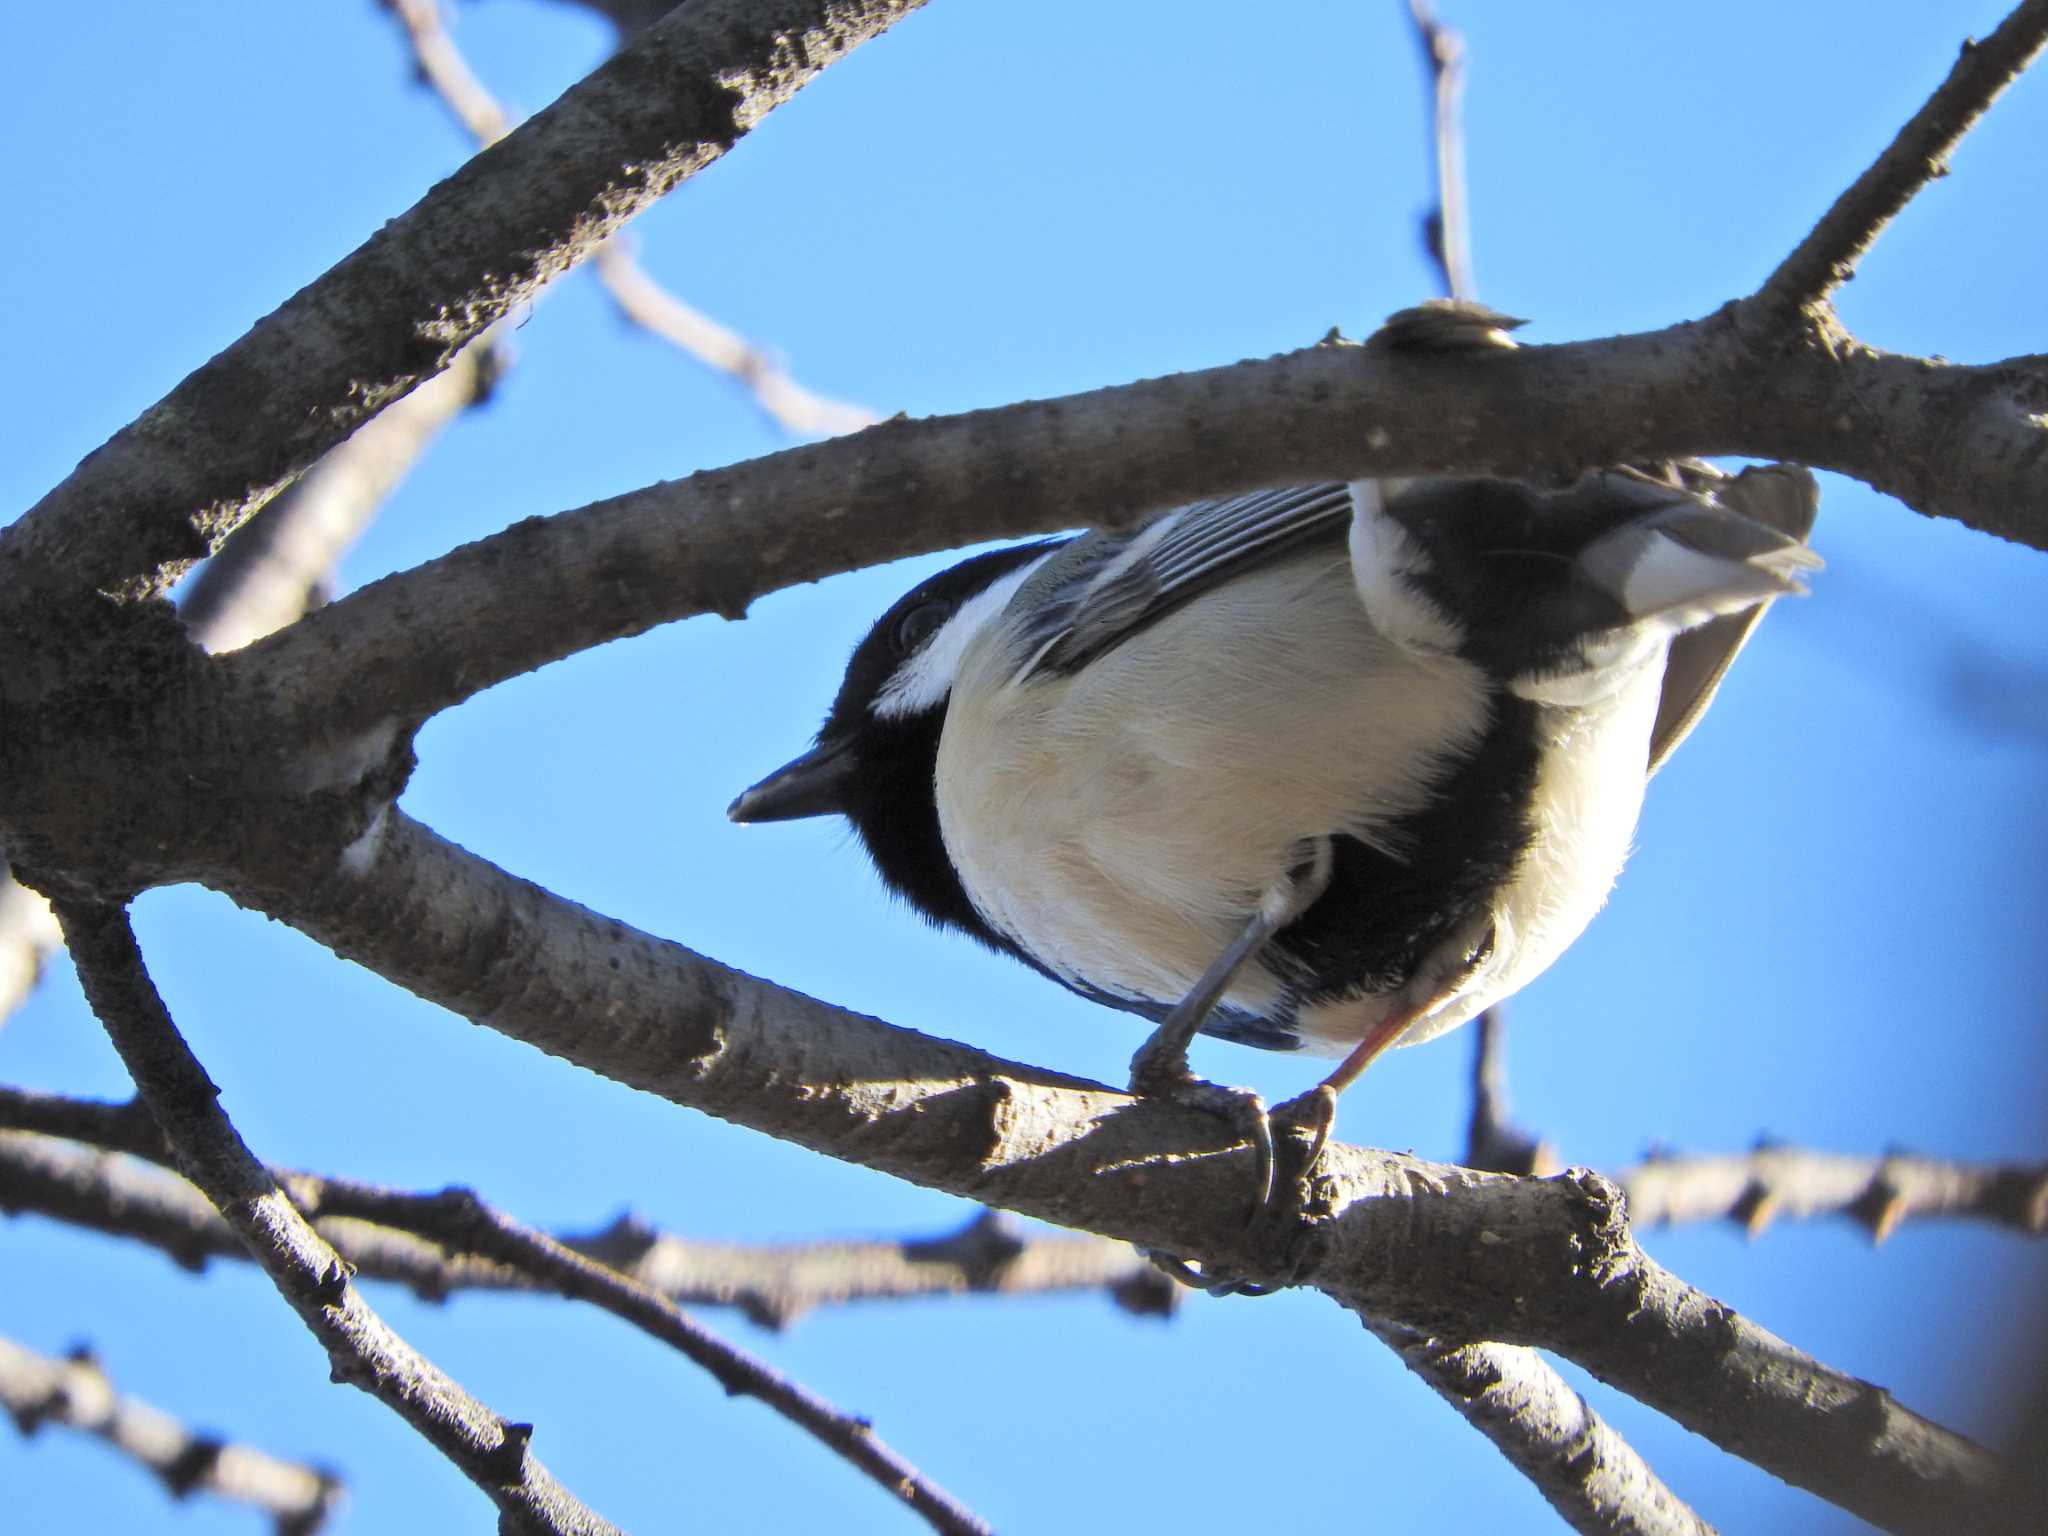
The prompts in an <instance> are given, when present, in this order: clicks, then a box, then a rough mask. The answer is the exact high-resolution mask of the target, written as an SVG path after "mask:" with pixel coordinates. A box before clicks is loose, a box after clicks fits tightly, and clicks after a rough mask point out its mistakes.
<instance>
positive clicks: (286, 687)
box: [228, 317, 2048, 730]
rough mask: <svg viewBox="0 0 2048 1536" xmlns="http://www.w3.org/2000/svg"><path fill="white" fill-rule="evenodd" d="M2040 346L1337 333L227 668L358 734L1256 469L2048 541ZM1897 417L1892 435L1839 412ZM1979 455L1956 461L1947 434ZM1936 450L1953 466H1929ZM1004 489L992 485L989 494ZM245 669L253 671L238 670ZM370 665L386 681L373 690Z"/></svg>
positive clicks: (802, 477) (429, 585) (584, 545)
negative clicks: (1630, 494) (1510, 339)
mask: <svg viewBox="0 0 2048 1536" xmlns="http://www.w3.org/2000/svg"><path fill="white" fill-rule="evenodd" d="M2037 393H2038V395H2039V397H2040V403H2041V405H2043V406H2048V366H2037V364H2036V363H2034V362H2027V363H2025V364H2021V363H2017V362H2016V363H2012V364H1996V365H1991V366H1988V367H1982V368H1967V367H1960V366H1953V365H1948V364H1941V363H1935V362H1931V361H1927V360H1923V359H1913V358H1906V357H1899V356H1888V355H1884V354H1879V353H1875V352H1870V351H1867V350H1866V351H1863V352H1858V353H1856V354H1855V355H1853V356H1844V357H1829V356H1825V355H1822V354H1819V353H1817V352H1812V351H1795V352H1792V353H1788V354H1786V355H1785V356H1783V357H1781V358H1780V359H1778V360H1777V363H1776V364H1774V365H1773V370H1772V371H1771V372H1768V373H1765V374H1759V372H1758V371H1757V362H1756V358H1755V355H1754V354H1753V353H1752V352H1751V351H1750V350H1749V349H1748V347H1747V346H1746V345H1745V344H1744V343H1742V341H1741V340H1740V337H1739V334H1738V327H1737V325H1735V324H1734V323H1732V322H1731V321H1730V320H1728V319H1725V318H1722V317H1717V318H1715V319H1710V320H1705V321H1694V322H1688V323H1686V324H1683V325H1678V326H1673V327H1671V328H1669V329H1668V330H1664V331H1658V332H1652V333H1647V334H1643V335H1635V336H1622V337H1613V338H1610V339H1608V340H1605V341H1598V342H1581V343H1576V344H1572V345H1567V346H1557V347H1520V348H1516V349H1513V350H1508V349H1500V348H1490V349H1486V350H1485V351H1484V352H1483V353H1475V354H1471V355H1466V356H1460V357H1455V358H1435V357H1418V356H1414V355H1408V354H1403V353H1400V352H1395V351H1390V350H1384V349H1379V348H1371V347H1359V346H1353V345H1324V346H1318V347H1313V348H1309V349H1307V350H1305V351H1301V352H1294V353H1288V354H1285V355H1282V356H1279V357H1275V358H1267V359H1261V360H1258V361H1254V362H1246V363H1238V364H1234V365H1231V366H1229V367H1225V368H1216V369H1209V370H1206V371H1203V372H1198V373H1189V374H1179V375H1175V376H1173V377H1171V378H1166V379H1155V380H1148V381H1146V382H1143V383H1139V384H1128V385H1122V386H1119V387H1116V388H1112V389H1104V390H1097V391H1093V392H1091V393H1088V394H1083V395H1075V396H1069V397H1067V398H1065V399H1057V400H1047V401H1032V402H1027V403H1024V404H1019V405H1012V406H1005V407H1002V408H1000V409H997V410H991V411H977V412H970V413H968V414H966V415H961V416H949V417H934V418H930V419H927V420H924V421H915V422H913V421H889V422H885V423H883V424H882V425H881V426H878V427H874V428H871V429H869V430H868V431H866V432H863V433H860V434H858V435H857V436H855V437H852V438H844V439H837V440H834V441H832V442H826V443H818V444H813V445H810V446H808V447H803V448H792V449H787V450H784V451H783V452H781V453H778V454H774V455H771V456H769V457H767V458H762V459H756V460H753V461H751V462H750V463H747V464H741V465H736V466H734V467H732V468H728V469H720V470H707V471H704V472H701V473H699V474H696V475H693V476H691V477H689V478H688V479H685V480H678V481H670V482H664V483H662V484H660V485H655V486H650V487H648V488H646V489H645V490H641V491H634V492H630V493H628V494H626V495H624V496H619V497H614V498H612V499H610V500H608V501H602V502H598V503H595V504H594V505H592V506H589V507H585V508H583V509H581V510H580V511H576V512H570V513H563V514H560V515H558V516H555V517H552V518H539V519H528V520H526V521H524V522H521V523H519V524H517V525H516V526H514V527H512V528H508V529H506V530H505V531H504V532H502V533H498V534H494V535H492V536H490V537H489V538H485V539H481V540H478V541H477V542H476V543H473V544H469V545H466V546H464V547H463V548H462V549H459V550H456V551H453V552H451V553H450V554H448V555H445V556H443V557H442V558H440V559H438V560H435V561H430V562H428V563H427V564H425V565H421V566H418V567H415V568H414V569H412V570H410V571H407V572H404V573H403V574H401V575H397V576H393V577H388V578H386V579H385V580H384V581H381V582H377V583H374V584H372V585H370V586H368V587H365V588H363V589H361V590H360V591H357V592H355V593H352V594H350V595H349V596H348V597H347V598H345V599H343V600H341V601H339V602H336V603H333V604H330V605H329V606H328V607H327V608H325V609H323V610H321V611H320V612H319V613H315V614H311V615H308V617H307V618H306V619H305V620H303V621H302V622H301V623H299V624H297V625H294V626H293V627H292V629H291V630H290V631H288V632H287V633H285V634H281V635H278V636H274V637H272V638H271V639H270V640H267V641H262V642H259V643H258V644H257V645H255V646H252V647H250V648H249V649H248V650H246V651H244V652H241V653H240V654H239V655H238V656H236V657H234V658H230V659H229V663H228V665H229V667H230V668H231V674H230V675H232V676H235V677H237V678H238V679H241V680H243V681H245V682H246V683H247V684H248V685H249V686H251V687H254V688H257V689H260V690H262V691H263V692H265V693H266V694H273V695H275V696H277V697H279V698H281V699H286V700H297V701H298V703H297V704H296V705H295V707H297V708H300V709H303V710H305V711H306V713H307V717H308V719H309V722H310V721H321V722H327V723H328V725H330V726H331V727H332V728H335V729H343V728H347V729H354V730H364V729H370V728H373V727H376V726H378V725H380V724H383V723H386V722H388V721H389V720H390V719H391V718H394V717H396V718H400V719H404V718H415V719H416V718H423V717H424V716H426V715H429V714H431V713H433V712H435V711H437V710H440V709H444V708H447V707H449V706H451V705H453V704H455V703H458V702H460V701H461V700H462V699H464V698H468V697H470V696H471V695H472V694H474V693H476V692H477V691H479V690H481V689H483V688H486V687H488V686H490V685H491V684H492V683H494V682H497V681H501V680H503V679H505V678H507V677H512V676H517V675H518V674H519V673H521V672H525V671H528V670H530V669H531V668H533V667H536V666H540V665H542V664H543V663H545V662H548V661H551V660H554V659H556V658H558V657H561V656H564V655H568V654H571V653H573V652H574V651H577V650H579V649H583V648H585V647H588V646H592V645H597V644H601V643H603V642H604V641H607V640H612V639H617V638H619V637H621V636H625V635H632V634H638V633H641V632H642V631H644V630H646V629H648V628H650V627H652V626H653V625H655V624H658V623H665V622H668V621H669V620H672V619H678V618H683V617H687V616H689V615H691V614H695V613H707V612H709V613H720V614H724V615H726V616H727V617H733V618H736V617H738V616H740V615H741V614H742V613H744V612H745V610H746V607H747V605H748V604H749V603H751V602H752V601H753V600H754V599H755V598H757V597H759V596H760V595H762V594H763V593H765V592H769V591H773V590H776V589H778V588H781V587H785V586H791V585H795V584H798V583H801V582H808V581H816V580H818V579H820V578H822V577H825V576H829V575H834V574H837V573H839V572H841V571H847V570H853V569H858V568H860V567H863V566H868V565H874V564H878V563H880V562H883V561H886V560H894V559H900V558H902V557H903V556H905V555H909V554H915V553H920V552H923V551H927V550H931V549H938V548H947V547H953V546H957V545H961V544H967V543H972V542H976V541H979V540H984V539H995V538H1010V537H1022V536H1026V535H1031V534H1038V533H1045V532H1049V531H1054V530H1058V529H1062V528H1070V527H1072V526H1074V525H1075V524H1076V523H1093V524H1098V525H1101V526H1121V525H1125V524H1128V523H1130V522H1132V521H1134V520H1136V519H1138V518H1140V517H1142V516H1143V515H1144V514H1146V513H1147V512H1148V511H1151V510H1154V509H1157V508H1159V507H1161V506H1166V505H1171V504H1174V503H1177V502H1183V501H1190V500H1195V499H1198V498H1200V497H1202V496H1208V495H1221V494H1226V493H1229V492H1233V491H1238V490H1244V489H1249V488H1253V487H1256V486H1261V485H1285V484H1293V483H1301V482H1306V481H1314V480H1323V479H1329V480H1341V479H1350V478H1356V477H1358V476H1361V475H1385V474H1407V473H1418V472H1437V471H1447V470H1472V471H1498V472H1502V473H1509V474H1512V473H1517V472H1526V471H1528V470H1529V468H1530V467H1531V466H1532V465H1539V464H1548V465H1560V464H1570V465H1579V464H1594V463H1614V462H1622V461H1627V460H1633V459H1664V458H1679V457H1684V456H1686V455H1688V454H1693V453H1704V452H1716V453H1719V452H1734V453H1747V454H1752V455H1755V456H1758V457H1764V458H1786V459H1791V460H1794V461H1796V462H1801V463H1807V464H1813V465H1817V466H1820V467H1824V468H1832V469H1838V470H1841V471H1842V472H1844V473H1847V474H1854V475H1858V476H1859V477H1861V478H1864V479H1866V480H1868V481H1870V482H1871V483H1872V484H1873V485H1877V486H1878V487H1879V488H1880V489H1885V490H1889V491H1891V492H1893V493H1894V494H1896V495H1899V496H1901V497H1902V498H1904V499H1906V500H1908V501H1911V502H1913V503H1914V504H1915V505H1917V506H1920V507H1921V508H1923V509H1926V510H1932V511H1939V512H1942V513H1945V514H1949V515H1958V516H1962V517H1964V518H1965V520H1966V521H1970V522H1971V523H1972V524H1973V526H1977V527H1982V528H1985V529H1987V530H1989V531H1992V532H1997V533H2001V534H2003V535H2005V536H2007V537H2012V538H2019V539H2022V540H2025V541H2026V542H2030V543H2033V544H2036V545H2037V546H2040V547H2043V548H2048V415H2043V416H2040V417H2038V418H2037V417H2034V416H2030V415H2029V414H2027V409H2026V408H2027V406H2028V404H2029V402H2030V401H2032V400H2033V399H2034V397H2035V395H2036V394H2037ZM1871 411H1877V412H1879V413H1881V421H1880V423H1879V425H1880V427H1881V430H1864V428H1863V427H1862V426H1861V425H1858V426H1857V427H1856V429H1855V430H1854V431H1851V430H1847V424H1848V423H1851V422H1852V421H1853V422H1855V423H1863V422H1866V421H1867V420H1868V418H1869V413H1870V412H1871ZM1957 433H1962V434H1964V435H1966V436H1967V437H1969V439H1970V440H1971V442H1972V443H1973V444H1974V445H1975V447H1976V448H1977V449H1978V450H1981V451H1980V452H1978V453H1977V454H1975V455H1974V456H1971V457H1964V458H1958V457H1957V455H1956V453H1955V449H1954V443H1955V441H1956V438H1955V436H1954V434H1957ZM1936 465H1939V466H1941V471H1940V473H1939V475H1937V474H1936V473H1935V470H1934V469H1933V467H1932V466H1936ZM990 485H1001V486H1002V487H1003V488H1004V494H1003V495H1001V496H990V495H988V494H986V491H987V487H988V486H990ZM245 669H246V670H245ZM363 676H376V677H378V678H379V679H380V680H381V682H382V684H383V686H382V687H381V688H380V689H379V690H378V691H377V692H376V694H375V695H374V696H370V695H367V694H365V692H364V690H361V689H359V688H357V687H356V686H355V682H356V679H358V678H360V677H363Z"/></svg>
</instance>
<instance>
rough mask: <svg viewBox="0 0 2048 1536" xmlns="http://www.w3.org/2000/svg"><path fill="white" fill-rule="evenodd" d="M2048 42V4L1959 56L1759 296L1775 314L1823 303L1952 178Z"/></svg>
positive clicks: (2030, 3) (2017, 13)
mask: <svg viewBox="0 0 2048 1536" xmlns="http://www.w3.org/2000/svg"><path fill="white" fill-rule="evenodd" d="M2044 43H2048V0H2023V3H2022V4H2021V5H2019V6H2018V7H2016V8H2015V9H2014V10H2013V12H2012V13H2011V14H2010V15H2008V16H2007V17H2006V18H2005V20H2004V21H2002V22H2000V23H1999V25H1998V29H1997V30H1996V31H1995V32H1993V33H1992V34H1991V35H1990V36H1989V37H1987V38H1985V39H1984V40H1983V41H1982V42H1981V43H1980V42H1975V41H1967V40H1966V41H1965V42H1964V43H1963V48H1962V56H1961V57H1960V58H1958V59H1957V60H1956V62H1955V67H1954V68H1953V69H1951V70H1950V71H1949V73H1948V78H1947V79H1946V80H1944V81H1942V83H1941V85H1940V87H1939V88H1938V89H1936V91H1935V93H1934V94H1933V95H1932V96H1930V97H1928V98H1927V102H1926V105H1924V106H1922V107H1921V108H1920V110H1919V111H1918V112H1915V113H1914V114H1913V116H1912V118H1911V119H1910V120H1909V121H1908V122H1907V123H1906V126H1905V127H1903V128H1901V129H1900V130H1899V131H1898V134H1897V135H1896V136H1895V137H1894V138H1893V139H1892V141H1891V143H1890V144H1889V145H1887V146H1886V147H1885V151H1884V153H1883V154H1881V155H1879V156H1878V157H1877V159H1876V160H1875V161H1873V162H1872V163H1871V165H1870V167H1869V169H1867V170H1866V171H1864V173H1863V174H1862V175H1861V176H1858V177H1857V178H1856V180H1855V182H1854V183H1853V184H1852V185H1851V186H1850V187H1849V189H1848V190H1847V191H1846V192H1844V193H1843V194H1842V195H1841V196H1840V197H1838V198H1836V199H1835V202H1834V206H1833V207H1831V208H1829V209H1828V211H1827V212H1826V213H1825V214H1823V215H1822V216H1821V220H1820V222H1819V223H1818V224H1816V225H1814V226H1813V229H1812V231H1811V232H1810V233H1809V234H1808V235H1807V237H1806V238H1805V239H1804V240H1802V241H1800V242H1799V245H1798V247H1797V249H1795V250H1794V251H1793V252H1792V254H1791V255H1789V256H1787V257H1786V258H1785V259H1784V260H1783V261H1782V262H1780V263H1779V264H1778V269H1777V270H1776V271H1775V272H1773V273H1772V274H1771V275H1770V277H1769V278H1767V279H1766V280H1765V282H1764V285H1763V287H1762V288H1761V289H1759V290H1758V291H1757V297H1758V299H1759V300H1761V301H1763V303H1764V305H1765V306H1766V307H1767V308H1769V309H1772V310H1775V311H1776V312H1777V313H1779V314H1782V313H1784V312H1785V311H1786V310H1792V309H1798V308H1802V307H1805V306H1809V305H1814V304H1818V303H1820V302H1822V301H1824V300H1825V299H1826V298H1827V297H1828V295H1829V294H1831V293H1833V292H1834V291H1835V289H1837V288H1838V287H1840V286H1841V285H1842V284H1843V283H1846V282H1847V281H1848V280H1849V279H1850V278H1851V277H1853V276H1854V275H1855V272H1856V263H1857V262H1858V261H1860V260H1862V258H1863V253H1864V252H1865V251H1867V250H1869V249H1870V247H1871V245H1872V244H1873V243H1874V242H1875V241H1876V239H1877V237H1878V236H1879V235H1880V234H1882V233H1883V232H1884V228H1885V226H1886V225H1887V224H1889V223H1891V221H1892V220H1893V219H1894V218H1896V217H1897V216H1898V214H1899V212H1900V210H1901V209H1903V208H1904V207H1905V206H1906V204H1907V203H1909V202H1911V201H1912V200H1913V197H1914V195H1915V194H1916V193H1918V192H1919V191H1920V189H1921V188H1922V187H1924V186H1926V185H1927V183H1928V182H1930V181H1933V180H1934V179H1935V178H1937V177H1940V176H1946V175H1947V174H1948V157H1949V155H1950V153H1951V152H1953V151H1954V149H1955V147H1956V144H1957V143H1958V142H1959V141H1960V140H1961V139H1962V137H1963V135H1964V134H1966V133H1968V132H1969V131H1970V129H1971V128H1973V127H1974V126H1976V122H1977V119H1978V118H1980V117H1982V116H1983V115H1984V113H1985V112H1986V111H1987V110H1988V109H1989V108H1990V106H1991V104H1992V103H1993V102H1994V101H1996V100H1997V99H1998V97H1999V94H2000V93H2001V92H2003V91H2004V89H2005V88H2006V87H2007V86H2008V85H2010V84H2011V83H2012V82H2013V81H2014V80H2015V79H2017V78H2018V77H2019V75H2020V72H2021V71H2023V70H2024V69H2025V68H2026V67H2027V66H2028V65H2029V64H2030V63H2032V62H2033V60H2034V56H2035V55H2036V54H2038V53H2039V52H2040V51H2041V48H2042V46H2043V44H2044Z"/></svg>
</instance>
